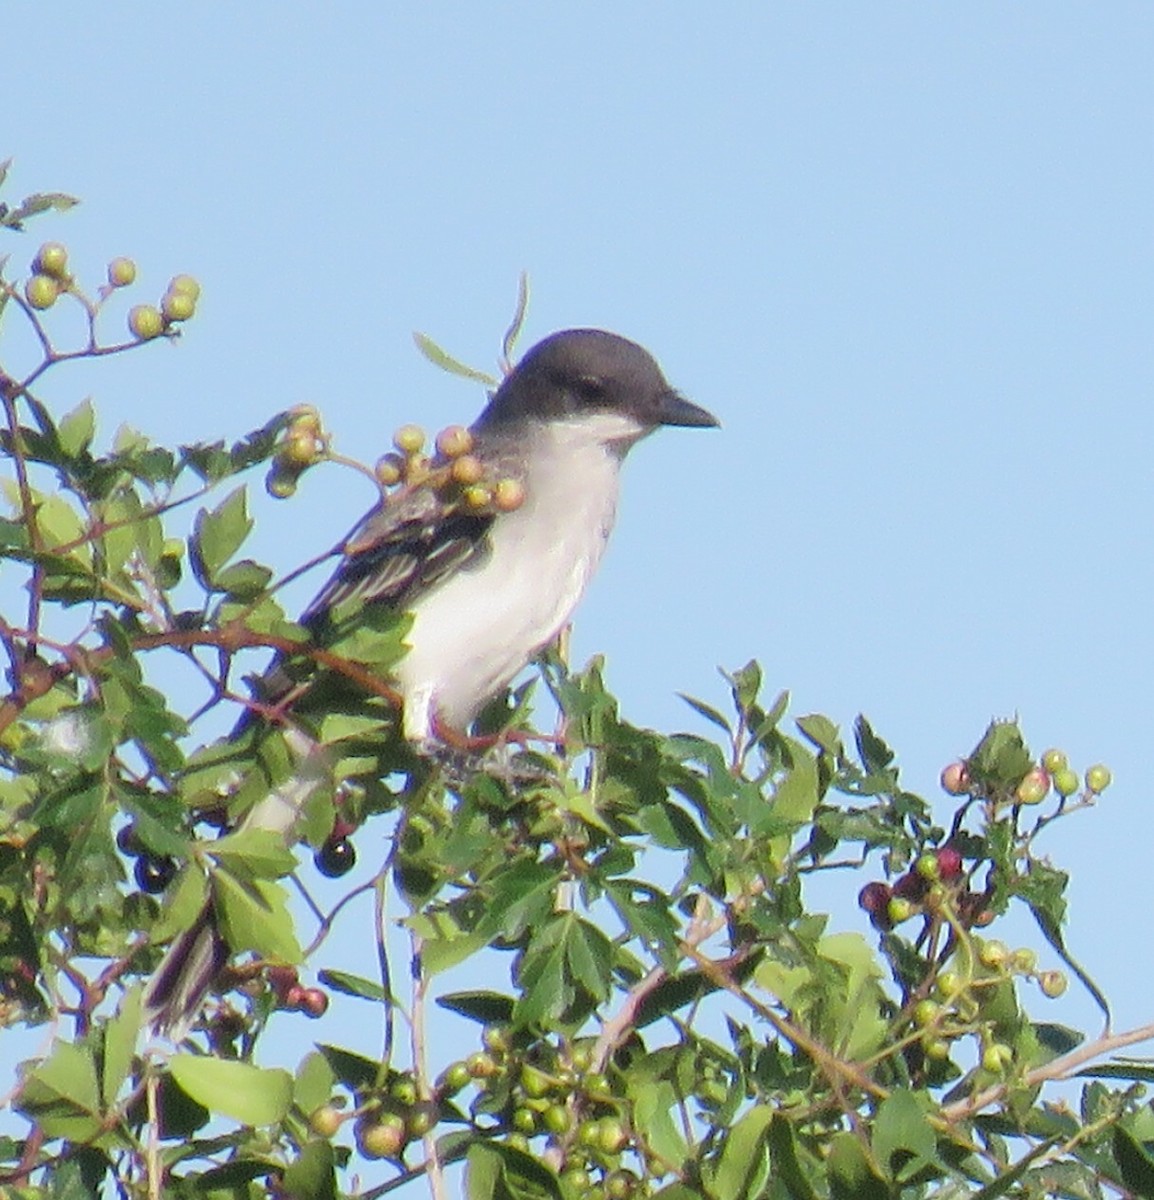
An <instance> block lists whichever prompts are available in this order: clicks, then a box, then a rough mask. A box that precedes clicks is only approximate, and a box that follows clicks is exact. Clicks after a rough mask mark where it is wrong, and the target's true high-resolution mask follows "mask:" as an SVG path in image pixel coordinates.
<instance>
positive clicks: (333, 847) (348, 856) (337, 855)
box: [313, 837, 357, 879]
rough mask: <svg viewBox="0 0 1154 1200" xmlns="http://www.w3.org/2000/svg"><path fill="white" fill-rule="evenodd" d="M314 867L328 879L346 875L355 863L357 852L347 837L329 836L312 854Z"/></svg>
mask: <svg viewBox="0 0 1154 1200" xmlns="http://www.w3.org/2000/svg"><path fill="white" fill-rule="evenodd" d="M313 862H314V863H316V868H317V870H318V871H320V873H321V874H322V875H324V876H327V877H328V878H329V879H337V878H339V877H340V876H341V875H347V874H348V873H349V872H350V871H351V870H352V869H353V867H354V866H356V863H357V852H356V849H355V848H354V846H353V844H352V842H350V841H349V839H348V838H347V837H331V838H329V840H328V841H327V842H325V844H324V845H323V846H322V847H321V848H320V849H319V850H318V851H317V852H316V854H315V855H314V856H313Z"/></svg>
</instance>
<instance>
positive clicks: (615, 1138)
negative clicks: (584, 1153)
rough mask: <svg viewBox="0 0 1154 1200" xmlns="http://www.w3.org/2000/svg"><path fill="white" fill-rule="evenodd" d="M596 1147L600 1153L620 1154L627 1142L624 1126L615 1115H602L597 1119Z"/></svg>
mask: <svg viewBox="0 0 1154 1200" xmlns="http://www.w3.org/2000/svg"><path fill="white" fill-rule="evenodd" d="M597 1124H598V1126H599V1128H598V1131H597V1143H596V1144H597V1147H598V1149H599V1150H600V1151H601V1153H602V1154H620V1153H621V1151H622V1150H624V1149H625V1147H626V1145H628V1143H629V1138H628V1136H627V1135H626V1133H625V1127H624V1126H623V1125H622V1124H621V1122H620V1121H618V1120H617V1118H616V1117H602V1118H601V1120H600V1121H598V1123H597Z"/></svg>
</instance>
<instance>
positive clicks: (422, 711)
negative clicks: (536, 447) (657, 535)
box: [397, 436, 619, 740]
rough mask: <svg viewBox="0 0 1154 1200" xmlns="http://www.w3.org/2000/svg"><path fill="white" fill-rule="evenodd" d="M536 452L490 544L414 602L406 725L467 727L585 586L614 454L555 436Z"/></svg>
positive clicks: (612, 504)
mask: <svg viewBox="0 0 1154 1200" xmlns="http://www.w3.org/2000/svg"><path fill="white" fill-rule="evenodd" d="M556 441H557V443H558V444H557V446H556V449H557V451H558V452H559V453H560V454H561V457H562V459H563V462H562V464H561V465H560V467H559V465H558V462H557V461H556V460H555V459H553V457H552V455H550V454H548V453H547V454H545V455H543V456H541V458H540V461H538V460H537V459H535V460H534V470H533V471H532V473H531V474H530V476H529V477H528V478H527V479H526V501H525V504H524V505H523V506H522V507H521V508H519V509H517V510H516V511H515V512H512V513H503V514H501V515H499V516H498V517H497V519H496V521H495V522H494V525H493V528H492V531H491V533H490V539H491V545H492V550H491V553H490V554H489V555H488V556H487V557H485V558H484V559H483V560H482V561H481V562H479V563H478V564H476V565H475V566H474V567H472V568H465V569H463V570H460V571H458V572H456V573H455V574H454V575H452V576H451V577H450V578H449V579H448V580H446V581H445V582H444V583H442V584H441V585H439V586H438V587H436V588H435V589H434V590H433V591H431V592H430V593H429V594H428V595H427V596H424V597H422V598H421V599H420V600H419V601H418V602H417V604H416V605H415V606H414V609H413V615H414V620H413V627H412V630H411V632H410V634H409V637H408V642H409V646H410V649H409V652H408V654H407V655H406V656H405V657H404V658H403V659H402V660H401V662H400V663H399V664H398V668H397V679H398V682H399V684H400V688H401V691H402V693H403V695H404V698H405V714H404V731H405V736H406V737H407V738H410V739H414V740H420V739H424V738H429V737H431V736H433V728H432V723H433V717H434V715H436V716H439V717H440V719H441V720H442V721H444V722H445V723H446V724H448V725H449V726H450V727H451V728H453V729H456V730H463V729H465V728H466V727H467V726H468V724H469V723H470V721H471V720H472V719H473V717H474V716H475V715H476V713H477V711H478V710H479V709H480V708H481V707H482V706H483V705H484V704H485V703H486V702H487V701H488V700H489V699H490V698H491V697H492V696H493V695H494V694H496V693H497V692H498V691H500V689H501V688H503V687H505V686H506V685H507V684H508V683H509V682H510V680H512V678H513V677H514V676H515V675H516V674H517V672H518V671H520V670H521V668H522V667H523V666H525V664H526V663H527V662H528V661H529V660H530V659H531V658H532V657H533V655H534V654H535V653H536V652H537V651H538V650H540V649H541V648H542V647H544V646H546V645H547V644H548V643H549V642H550V641H552V639H553V638H554V637H556V636H557V634H558V633H559V632H560V630H561V628H562V627H563V626H564V625H565V623H566V622H567V621H568V620H569V618H570V616H571V615H572V613H573V610H574V608H575V607H576V606H577V602H578V601H579V600H580V599H581V597H582V595H583V594H584V592H585V588H586V585H587V584H588V583H589V580H590V579H591V578H592V576H593V574H594V572H595V571H596V569H597V565H598V563H599V562H600V560H601V554H602V552H603V551H604V549H605V541H606V538H607V537H608V536H609V532H610V530H611V529H612V527H613V519H614V516H615V511H616V503H617V470H618V466H619V458H618V456H617V455H616V454H615V453H614V452H613V451H612V450H607V449H606V448H605V447H604V446H602V445H601V444H596V445H577V446H576V447H575V446H574V445H573V444H572V441H571V440H566V439H565V438H564V437H561V436H558V437H557V438H556Z"/></svg>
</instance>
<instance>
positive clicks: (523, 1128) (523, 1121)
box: [512, 1108, 537, 1133]
mask: <svg viewBox="0 0 1154 1200" xmlns="http://www.w3.org/2000/svg"><path fill="white" fill-rule="evenodd" d="M512 1125H513V1128H514V1129H515V1130H517V1132H518V1133H536V1132H537V1114H536V1113H535V1112H534V1111H533V1110H532V1109H531V1108H517V1109H514V1110H513V1119H512Z"/></svg>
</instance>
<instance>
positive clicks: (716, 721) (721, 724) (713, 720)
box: [677, 692, 731, 735]
mask: <svg viewBox="0 0 1154 1200" xmlns="http://www.w3.org/2000/svg"><path fill="white" fill-rule="evenodd" d="M677 695H678V696H679V697H680V698H681V699H682V700H684V701H685V703H686V704H688V705H689V707H690V708H691V709H693V711H694V712H695V713H697V715H698V716H699V717H704V718H705V719H706V720H707V721H709V722H710V724H712V725H716V726H717V728H718V729H720V730H721V731H722V732H723V733H725V734H726V735H728V734H729V733H730V732H731V731H730V728H729V722H728V721H727V720H726V719H725V717H723V716H722V715H721V713H719V712H718V711H717V709H716V708H713V707H712V706H711V705H709V704H706V703H705V701H703V700H697V699H695V698H694V697H693V696H689V695H686V693H685V692H678V693H677Z"/></svg>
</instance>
